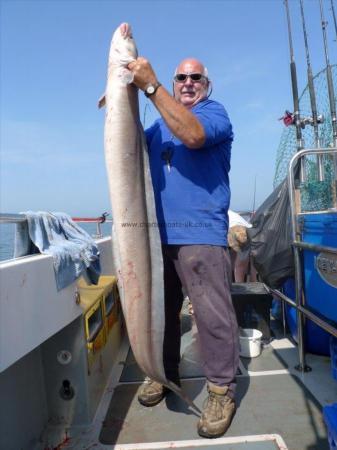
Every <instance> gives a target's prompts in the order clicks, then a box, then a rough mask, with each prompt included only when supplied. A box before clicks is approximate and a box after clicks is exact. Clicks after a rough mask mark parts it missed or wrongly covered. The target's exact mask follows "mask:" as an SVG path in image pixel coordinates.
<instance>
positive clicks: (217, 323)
mask: <svg viewBox="0 0 337 450" xmlns="http://www.w3.org/2000/svg"><path fill="white" fill-rule="evenodd" d="M128 67H129V69H130V70H131V71H132V72H133V74H134V83H135V84H136V86H138V87H139V88H140V89H141V90H143V91H144V93H145V95H146V96H147V97H148V98H149V99H150V100H151V101H152V103H153V104H154V106H155V107H156V108H157V110H158V112H159V113H160V116H161V117H160V118H159V119H158V120H156V121H155V122H154V124H153V125H152V126H151V127H150V128H149V129H148V130H146V138H147V144H148V149H149V157H150V168H151V176H152V183H153V189H154V195H155V202H156V212H157V220H158V226H159V230H160V235H161V240H162V252H163V261H164V286H165V319H166V321H165V333H164V349H163V354H164V368H165V373H166V376H167V378H168V379H169V380H171V381H173V382H175V383H176V384H178V385H179V384H180V379H179V362H180V316H179V313H180V310H181V308H182V303H183V292H182V286H184V290H185V292H186V294H187V295H188V297H189V299H190V301H191V302H192V305H193V310H194V315H195V321H196V325H197V328H198V335H199V347H200V352H201V355H200V356H201V359H202V362H203V369H204V373H205V376H206V378H207V389H208V400H207V402H205V407H204V410H203V414H202V417H201V419H200V420H199V423H198V433H199V434H200V435H201V436H204V437H210V438H213V437H218V436H221V435H223V434H224V433H225V432H226V430H227V429H228V427H229V425H230V423H231V420H232V418H233V416H234V414H235V389H236V379H235V375H236V372H237V368H238V361H239V347H238V327H237V322H236V316H235V312H234V309H233V305H232V300H231V295H230V277H231V263H230V257H229V253H228V249H227V246H228V244H227V231H228V207H229V201H230V188H229V177H228V173H229V170H230V156H231V145H232V141H233V132H232V125H231V123H230V120H229V118H228V115H227V112H226V111H225V109H224V107H223V106H222V105H221V104H220V103H218V102H216V101H213V100H210V99H209V98H208V93H209V91H210V87H211V86H210V80H209V78H208V71H207V69H206V68H205V66H204V65H203V64H202V63H201V62H200V61H198V60H197V59H194V58H187V59H184V60H183V61H182V62H181V63H180V64H179V65H178V67H177V68H176V70H175V74H174V77H173V95H171V94H170V93H169V92H168V91H167V90H166V89H165V88H164V86H162V85H161V83H160V82H159V81H158V79H157V76H156V74H155V72H154V70H153V68H152V66H151V64H150V63H149V62H148V61H147V60H146V59H144V58H142V57H139V58H138V59H137V60H136V61H135V62H132V63H131V64H129V66H128ZM168 392H169V391H168V389H167V388H166V387H165V386H162V385H161V384H159V383H157V382H155V381H154V380H149V379H148V380H146V382H145V383H144V385H143V386H142V389H141V391H140V393H139V396H138V400H139V401H140V403H141V404H143V405H145V406H154V405H156V404H157V403H159V402H160V401H161V400H162V399H163V398H164V397H165V395H166V394H167V393H168Z"/></svg>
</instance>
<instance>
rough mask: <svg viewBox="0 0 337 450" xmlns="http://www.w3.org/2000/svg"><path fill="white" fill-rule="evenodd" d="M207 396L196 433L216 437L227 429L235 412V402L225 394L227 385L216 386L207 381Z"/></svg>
mask: <svg viewBox="0 0 337 450" xmlns="http://www.w3.org/2000/svg"><path fill="white" fill-rule="evenodd" d="M207 390H208V398H207V401H206V405H205V407H204V410H203V413H202V416H201V419H200V420H199V423H198V433H199V435H200V436H203V437H207V438H217V437H220V436H222V435H223V434H225V433H226V431H227V430H228V428H229V426H230V424H231V422H232V419H233V417H234V414H235V402H234V400H233V399H232V398H230V397H229V396H228V395H227V392H228V386H217V385H215V384H213V383H210V382H208V385H207Z"/></svg>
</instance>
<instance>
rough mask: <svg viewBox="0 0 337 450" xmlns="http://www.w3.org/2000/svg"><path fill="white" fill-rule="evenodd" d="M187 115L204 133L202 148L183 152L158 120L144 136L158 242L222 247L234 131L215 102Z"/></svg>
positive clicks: (202, 104)
mask: <svg viewBox="0 0 337 450" xmlns="http://www.w3.org/2000/svg"><path fill="white" fill-rule="evenodd" d="M191 111H192V112H193V114H195V116H196V117H197V118H198V120H199V121H200V122H201V124H202V125H203V127H204V130H205V134H206V143H205V145H204V146H203V147H202V148H199V149H189V148H187V147H185V146H184V145H183V144H182V142H181V141H179V140H178V139H177V138H175V137H173V136H172V134H171V133H170V130H169V129H168V127H167V126H166V124H165V122H164V121H163V119H161V118H160V119H158V120H157V121H155V122H154V124H153V125H152V126H151V127H150V128H149V129H148V130H146V138H147V144H148V149H149V157H150V168H151V176H152V183H153V188H154V195H155V202H156V212H157V220H158V226H159V229H160V234H161V240H162V242H163V243H164V244H210V245H221V246H226V245H227V231H228V214H227V211H228V207H229V202H230V188H229V178H228V172H229V170H230V157H231V146H232V141H233V132H232V125H231V123H230V120H229V118H228V115H227V112H226V110H225V109H224V107H223V106H222V105H221V104H220V103H218V102H215V101H213V100H208V99H206V100H203V101H202V102H200V103H198V104H197V105H196V106H194V107H193V108H192V110H191ZM168 159H169V160H170V164H168Z"/></svg>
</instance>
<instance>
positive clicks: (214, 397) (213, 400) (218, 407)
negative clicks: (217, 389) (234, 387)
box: [204, 392, 226, 420]
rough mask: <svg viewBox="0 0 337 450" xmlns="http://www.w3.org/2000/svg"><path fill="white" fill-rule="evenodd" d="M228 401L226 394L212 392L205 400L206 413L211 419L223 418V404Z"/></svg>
mask: <svg viewBox="0 0 337 450" xmlns="http://www.w3.org/2000/svg"><path fill="white" fill-rule="evenodd" d="M225 402H226V396H224V395H219V394H215V393H214V392H210V393H209V395H208V398H206V400H205V402H204V408H205V409H204V415H205V416H206V417H207V418H210V419H213V420H214V419H221V418H222V416H223V412H224V411H223V406H224V404H225Z"/></svg>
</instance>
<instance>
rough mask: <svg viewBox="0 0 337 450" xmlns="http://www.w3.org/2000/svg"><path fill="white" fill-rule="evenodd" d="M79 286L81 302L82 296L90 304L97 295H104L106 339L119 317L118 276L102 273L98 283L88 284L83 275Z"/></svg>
mask: <svg viewBox="0 0 337 450" xmlns="http://www.w3.org/2000/svg"><path fill="white" fill-rule="evenodd" d="M77 286H78V287H79V291H80V296H81V304H82V298H84V301H85V303H86V304H90V302H91V301H94V299H95V298H97V296H102V300H101V301H102V307H103V317H104V329H105V341H106V340H107V336H108V334H109V332H110V330H111V329H112V327H113V325H114V324H115V323H116V322H117V321H118V319H119V311H120V307H119V304H120V303H119V293H118V287H117V278H116V277H115V276H109V275H101V276H100V277H99V280H98V284H97V285H94V284H88V283H87V282H86V280H85V279H84V278H83V277H81V278H80V279H79V280H78V282H77Z"/></svg>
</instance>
